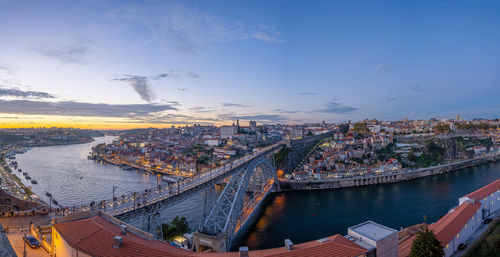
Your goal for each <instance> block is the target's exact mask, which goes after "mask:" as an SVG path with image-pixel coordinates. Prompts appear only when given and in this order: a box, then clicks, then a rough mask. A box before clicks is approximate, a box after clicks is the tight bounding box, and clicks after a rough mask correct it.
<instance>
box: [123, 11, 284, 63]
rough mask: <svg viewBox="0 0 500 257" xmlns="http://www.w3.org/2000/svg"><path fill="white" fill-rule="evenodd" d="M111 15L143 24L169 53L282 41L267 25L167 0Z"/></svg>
mask: <svg viewBox="0 0 500 257" xmlns="http://www.w3.org/2000/svg"><path fill="white" fill-rule="evenodd" d="M114 16H115V17H118V18H119V19H121V20H124V21H134V22H135V21H138V22H140V23H142V24H144V25H145V26H146V27H147V28H148V30H149V31H150V32H151V34H152V36H153V41H154V42H157V43H159V44H160V45H161V46H162V47H163V48H164V50H166V51H169V52H176V53H183V54H197V53H199V52H201V51H204V50H205V49H206V48H207V45H209V44H210V43H212V42H229V41H235V40H245V39H256V40H259V41H262V42H271V43H277V42H282V39H281V37H280V33H279V32H278V31H277V30H276V28H274V26H271V25H270V24H249V23H247V22H244V21H241V20H227V19H223V18H219V17H217V16H215V15H213V14H211V13H208V12H206V11H204V10H200V9H195V8H189V7H187V6H185V5H183V4H182V3H175V2H170V1H168V2H165V1H163V2H160V3H159V4H151V5H147V6H145V5H141V6H138V5H131V6H127V7H125V8H123V9H121V10H118V11H117V14H115V15H114Z"/></svg>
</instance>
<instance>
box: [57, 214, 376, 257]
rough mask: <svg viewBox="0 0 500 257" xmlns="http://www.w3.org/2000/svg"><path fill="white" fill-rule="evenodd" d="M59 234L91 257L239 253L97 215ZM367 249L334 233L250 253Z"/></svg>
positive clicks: (344, 254)
mask: <svg viewBox="0 0 500 257" xmlns="http://www.w3.org/2000/svg"><path fill="white" fill-rule="evenodd" d="M54 229H56V230H57V231H58V232H59V234H60V235H61V236H62V237H63V238H64V240H65V241H66V242H67V243H68V244H69V245H70V246H71V247H73V248H76V249H78V251H81V252H83V253H86V254H89V255H91V256H120V257H121V256H124V257H128V256H130V257H140V256H151V257H154V256H167V257H169V256H221V257H225V256H227V257H232V256H239V252H227V253H216V252H204V253H195V252H192V251H186V250H183V249H180V248H177V247H174V246H171V245H169V244H167V243H163V242H160V241H155V240H148V239H145V238H142V237H139V236H137V235H135V234H133V233H132V232H130V231H129V232H128V233H127V235H123V234H121V233H120V227H119V226H118V225H116V224H114V223H112V222H110V221H109V220H107V219H105V218H103V217H101V216H94V217H91V218H86V219H82V220H76V221H71V222H63V223H57V224H55V225H54ZM115 236H121V237H122V244H121V246H120V248H114V247H113V242H114V237H115ZM366 251H367V250H366V249H364V248H362V247H361V246H359V245H357V244H355V243H353V242H351V241H349V240H348V239H346V238H345V237H343V236H341V235H334V236H330V237H327V238H325V239H324V242H319V241H311V242H307V243H302V244H297V245H294V249H293V250H291V251H289V250H287V249H286V248H285V247H279V248H272V249H266V250H255V251H250V252H249V257H271V256H272V257H279V256H291V257H294V256H297V257H299V256H308V257H316V256H317V257H320V256H331V257H356V256H361V255H363V254H365V253H366Z"/></svg>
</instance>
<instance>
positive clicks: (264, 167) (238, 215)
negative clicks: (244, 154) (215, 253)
mask: <svg viewBox="0 0 500 257" xmlns="http://www.w3.org/2000/svg"><path fill="white" fill-rule="evenodd" d="M275 183H276V185H278V183H277V176H276V169H275V167H274V165H273V163H272V162H271V160H269V158H267V157H266V156H265V155H262V156H260V157H257V158H255V159H254V160H252V162H250V164H249V165H248V166H247V167H246V168H244V169H240V170H239V171H238V172H236V173H234V174H233V175H232V176H231V177H230V179H229V181H228V182H227V185H226V186H225V187H224V189H223V190H222V192H221V193H220V195H219V197H218V199H217V201H216V202H215V204H214V205H213V206H212V208H211V210H210V212H209V214H208V215H207V216H206V217H205V219H204V221H202V222H201V223H200V228H199V232H200V233H202V234H205V235H211V236H217V237H220V238H222V240H224V242H222V243H223V244H222V245H223V246H224V247H225V248H226V249H221V250H226V251H228V250H230V247H231V244H232V241H233V239H234V237H235V236H236V235H237V232H238V230H239V229H240V228H241V227H242V226H243V225H244V224H245V222H246V221H247V220H248V218H249V217H250V216H251V214H252V213H253V211H254V210H255V209H256V207H258V206H259V204H260V203H261V202H262V200H264V199H265V197H266V196H267V194H268V193H269V192H270V191H271V190H272V188H273V186H274V185H275Z"/></svg>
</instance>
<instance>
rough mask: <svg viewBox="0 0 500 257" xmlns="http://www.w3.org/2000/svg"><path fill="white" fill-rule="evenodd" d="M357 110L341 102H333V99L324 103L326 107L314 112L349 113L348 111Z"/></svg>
mask: <svg viewBox="0 0 500 257" xmlns="http://www.w3.org/2000/svg"><path fill="white" fill-rule="evenodd" d="M357 110H358V108H357V107H352V106H345V105H343V104H342V103H339V102H335V100H332V101H330V102H328V103H326V107H325V108H324V109H321V110H317V111H315V112H321V113H335V114H349V113H353V112H354V111H357Z"/></svg>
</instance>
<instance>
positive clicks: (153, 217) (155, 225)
mask: <svg viewBox="0 0 500 257" xmlns="http://www.w3.org/2000/svg"><path fill="white" fill-rule="evenodd" d="M142 227H143V229H144V230H145V231H147V232H148V233H151V234H153V235H154V236H155V239H161V240H162V241H163V231H162V230H163V228H162V223H161V213H160V212H159V211H158V210H150V211H145V212H144V215H143V216H142Z"/></svg>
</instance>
